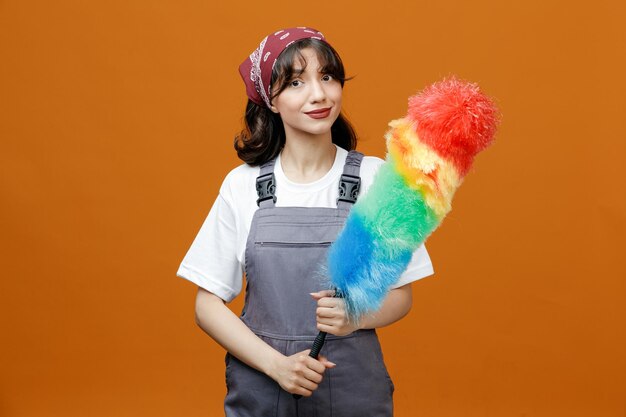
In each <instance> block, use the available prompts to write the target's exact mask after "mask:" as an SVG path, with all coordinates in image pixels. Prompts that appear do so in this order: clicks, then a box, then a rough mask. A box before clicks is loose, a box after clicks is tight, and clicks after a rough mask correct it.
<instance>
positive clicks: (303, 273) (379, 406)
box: [224, 151, 394, 417]
mask: <svg viewBox="0 0 626 417" xmlns="http://www.w3.org/2000/svg"><path fill="white" fill-rule="evenodd" d="M362 158H363V155H362V154H361V153H359V152H356V151H350V152H349V154H348V157H347V159H346V164H345V166H344V171H343V175H342V177H341V181H340V194H339V195H340V197H339V200H338V202H337V208H326V207H276V206H275V202H276V197H275V196H274V192H275V186H274V184H275V181H274V177H273V175H274V174H273V171H274V163H275V159H274V160H272V161H269V162H267V163H266V164H264V165H262V166H261V172H260V175H259V177H258V178H257V192H258V195H259V200H258V203H259V209H258V210H257V211H256V212H255V214H254V216H253V218H252V224H251V226H250V234H249V236H248V241H247V244H246V253H245V272H246V279H247V285H246V293H245V304H244V308H243V311H242V314H241V319H242V320H243V322H244V323H245V324H246V325H247V326H248V327H249V328H250V329H251V330H252V331H253V332H254V333H255V334H256V335H258V336H259V337H260V338H261V339H262V340H264V341H265V342H266V343H268V344H269V345H270V346H272V347H273V348H274V349H276V350H278V351H279V352H281V353H282V354H284V355H287V356H289V355H292V354H294V353H297V352H300V351H302V350H305V349H310V348H311V345H312V343H313V340H314V339H315V336H317V333H318V330H317V328H316V320H315V310H316V308H317V304H316V302H315V300H313V299H312V298H311V296H310V295H309V293H311V292H317V291H320V290H323V289H328V286H327V285H328V284H324V281H323V271H321V270H320V266H321V265H324V264H325V259H326V252H327V250H328V247H329V246H330V244H331V243H332V242H333V241H334V240H335V238H336V237H337V235H338V234H339V232H340V231H341V229H342V227H343V224H344V222H345V220H346V217H347V215H348V213H349V211H350V208H351V207H352V204H353V203H354V202H355V201H356V197H357V194H358V184H359V183H360V178H359V171H360V165H361V160H362ZM321 354H322V355H324V356H326V357H327V358H328V359H329V360H330V361H332V362H334V363H336V364H337V366H336V367H335V368H333V369H326V371H325V372H324V375H323V381H322V383H321V384H320V385H319V387H318V389H317V390H316V391H314V392H313V395H312V396H311V397H302V398H301V399H299V400H295V399H294V398H293V396H292V395H291V394H290V393H288V392H286V391H284V390H283V389H282V388H280V386H279V385H278V383H276V382H275V381H274V380H272V379H271V378H269V377H268V376H266V375H265V374H264V373H262V372H259V371H257V370H255V369H254V368H251V367H249V366H248V365H246V364H244V363H242V362H241V361H239V360H238V359H237V358H235V357H234V356H232V355H230V354H227V355H226V387H227V394H226V398H225V400H224V409H225V412H226V416H227V417H305V416H307V417H309V416H311V417H312V416H316V417H330V416H334V417H349V416H354V417H366V416H367V417H379V416H380V417H388V416H392V415H393V401H392V396H393V390H394V387H393V383H392V381H391V378H390V377H389V374H388V373H387V370H386V368H385V365H384V363H383V358H382V352H381V349H380V344H379V342H378V337H377V335H376V331H375V330H373V329H369V330H358V331H356V332H353V333H351V334H349V335H347V336H343V337H338V336H334V335H330V334H329V335H328V337H327V338H326V344H325V345H324V347H323V348H322V351H321Z"/></svg>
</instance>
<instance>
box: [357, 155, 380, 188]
mask: <svg viewBox="0 0 626 417" xmlns="http://www.w3.org/2000/svg"><path fill="white" fill-rule="evenodd" d="M384 162H385V161H384V160H383V159H381V158H379V157H377V156H368V155H364V156H363V160H362V161H361V170H360V176H361V192H362V193H365V191H366V190H367V189H368V188H369V186H370V185H371V184H372V182H373V181H374V175H375V174H376V171H378V168H380V166H381V165H382V164H383V163H384Z"/></svg>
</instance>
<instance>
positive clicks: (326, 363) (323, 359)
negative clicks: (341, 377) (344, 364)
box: [317, 355, 337, 368]
mask: <svg viewBox="0 0 626 417" xmlns="http://www.w3.org/2000/svg"><path fill="white" fill-rule="evenodd" d="M317 360H318V361H320V362H321V363H322V364H323V365H324V366H325V367H327V368H334V367H335V366H337V364H336V363H335V362H331V361H329V360H328V358H326V356H322V355H320V356H319V358H318V359H317Z"/></svg>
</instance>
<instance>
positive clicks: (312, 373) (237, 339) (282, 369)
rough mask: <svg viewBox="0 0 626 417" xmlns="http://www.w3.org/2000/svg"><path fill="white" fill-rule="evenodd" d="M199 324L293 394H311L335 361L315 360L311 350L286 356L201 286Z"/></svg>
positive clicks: (242, 358) (198, 307) (229, 348)
mask: <svg viewBox="0 0 626 417" xmlns="http://www.w3.org/2000/svg"><path fill="white" fill-rule="evenodd" d="M196 323H197V324H198V326H200V328H201V329H202V330H204V332H205V333H207V334H208V335H209V336H211V337H212V338H213V339H214V340H215V341H216V342H217V343H219V344H220V345H221V346H222V347H223V348H224V349H226V350H227V351H228V352H230V353H231V354H232V355H233V356H235V357H237V358H238V359H239V360H240V361H242V362H244V363H246V364H247V365H249V366H251V367H253V368H255V369H257V370H259V371H261V372H263V373H265V374H266V375H267V376H269V377H270V378H272V379H273V380H275V381H276V382H278V384H280V386H281V387H282V388H283V389H285V390H286V391H288V392H290V393H292V394H300V395H303V396H307V397H308V396H310V395H311V394H312V393H313V391H314V390H315V389H317V385H318V384H319V383H320V382H321V381H322V374H323V373H324V371H325V369H326V368H332V367H334V366H335V364H334V363H332V362H330V361H328V360H327V359H326V358H324V357H320V358H319V360H315V359H313V358H311V357H309V356H308V351H303V352H298V353H296V354H294V355H292V356H285V355H283V354H282V353H280V352H278V351H277V350H275V349H274V348H272V347H271V346H270V345H268V344H267V343H265V342H264V341H263V340H261V339H260V338H259V337H258V336H257V335H255V334H254V333H253V332H252V330H250V329H249V328H248V326H246V325H245V324H244V323H243V322H242V321H241V320H240V319H239V317H237V316H236V315H235V313H233V312H232V311H231V310H230V309H229V308H228V307H226V305H225V304H224V301H223V300H222V299H221V298H219V297H218V296H216V295H215V294H213V293H211V292H209V291H206V290H204V289H203V288H200V287H199V288H198V294H197V296H196Z"/></svg>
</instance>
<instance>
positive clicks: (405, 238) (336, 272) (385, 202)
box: [327, 78, 498, 322]
mask: <svg viewBox="0 0 626 417" xmlns="http://www.w3.org/2000/svg"><path fill="white" fill-rule="evenodd" d="M497 122H498V112H497V110H496V108H495V106H494V104H493V103H492V102H491V100H489V98H487V97H486V96H485V95H484V94H482V93H481V92H480V90H479V87H478V85H477V84H473V83H468V82H464V81H460V80H458V79H456V78H450V79H447V80H443V81H441V82H438V83H435V84H433V85H431V86H430V87H427V88H426V89H424V90H423V91H422V92H421V93H419V94H417V95H415V96H413V97H411V98H410V99H409V109H408V114H407V116H406V117H404V118H402V119H397V120H394V121H392V122H391V123H389V126H390V129H389V130H388V132H387V133H386V135H385V138H386V141H387V157H386V161H385V163H384V164H383V165H382V166H381V167H380V168H379V171H378V172H377V173H376V175H375V177H374V180H373V182H372V185H371V186H370V189H369V190H368V192H367V193H366V194H365V195H364V196H363V197H362V198H360V199H359V200H358V201H357V202H356V204H355V205H354V206H353V208H352V210H351V212H350V214H349V216H348V218H347V220H346V224H345V226H344V228H343V230H342V231H341V233H340V234H339V236H338V238H337V240H336V241H335V242H334V243H333V245H332V246H331V247H330V250H329V252H328V259H327V268H328V270H327V273H328V275H329V277H330V285H331V286H332V287H334V288H335V289H336V290H337V292H338V294H339V295H340V296H342V297H344V299H345V301H346V307H347V312H348V315H349V317H350V320H353V321H357V322H358V320H359V318H360V317H361V316H362V315H363V314H365V313H368V312H372V311H376V310H378V309H379V308H380V306H381V303H382V301H383V300H384V298H385V296H386V295H387V293H388V291H389V288H390V286H391V285H393V284H394V283H396V282H397V281H398V279H399V278H400V275H401V274H402V273H403V272H404V270H405V269H406V267H407V265H408V263H409V261H410V260H411V257H412V254H413V252H414V251H415V250H416V249H417V248H418V247H419V246H420V245H421V244H422V243H424V241H425V240H426V238H428V236H429V235H430V234H431V233H432V232H433V231H434V230H435V229H436V228H437V227H438V226H439V225H440V224H441V222H442V221H443V218H444V217H445V216H446V214H447V213H448V212H449V211H450V209H451V201H452V197H453V196H454V193H455V191H456V189H457V188H458V187H459V185H461V182H462V181H463V178H464V176H465V175H466V174H467V173H468V171H469V170H470V168H471V166H472V161H473V160H474V157H475V156H476V155H477V154H478V152H480V151H482V150H483V149H485V148H486V147H487V146H488V145H489V144H490V143H491V142H492V140H493V136H494V134H495V131H496V125H497Z"/></svg>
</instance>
